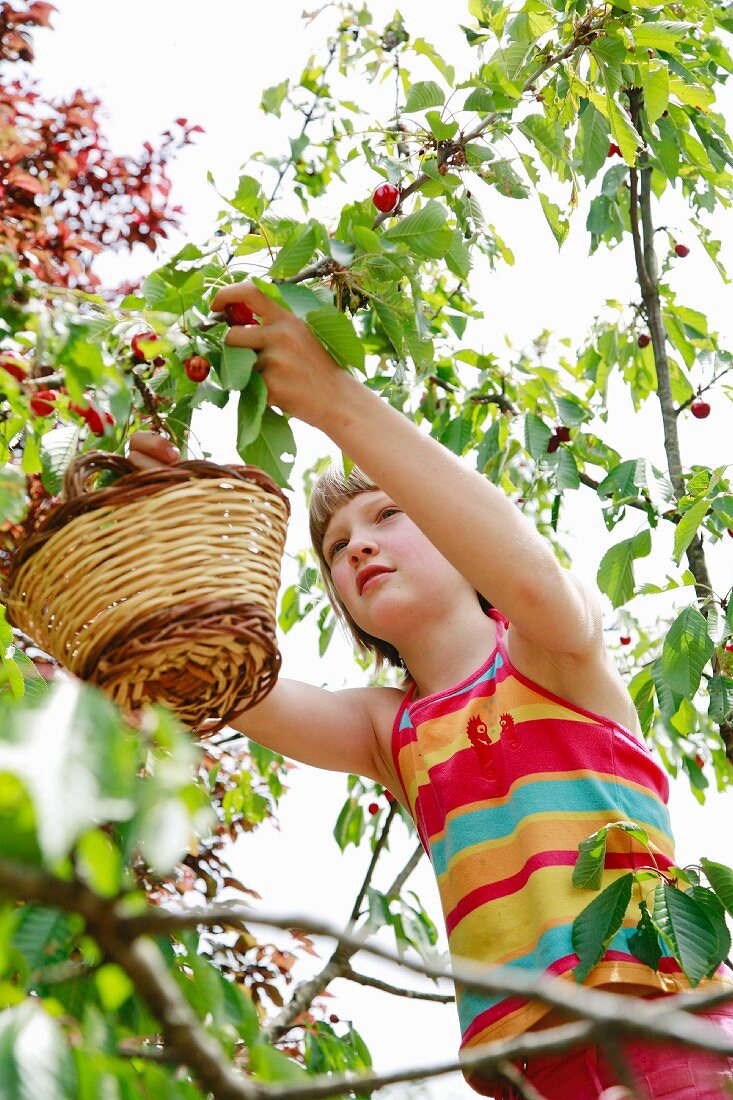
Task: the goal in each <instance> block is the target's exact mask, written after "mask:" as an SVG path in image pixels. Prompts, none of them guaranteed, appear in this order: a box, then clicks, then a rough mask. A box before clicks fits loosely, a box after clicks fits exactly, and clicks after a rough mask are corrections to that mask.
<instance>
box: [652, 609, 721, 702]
mask: <svg viewBox="0 0 733 1100" xmlns="http://www.w3.org/2000/svg"><path fill="white" fill-rule="evenodd" d="M714 651H715V646H714V645H713V643H712V641H711V639H710V635H709V634H708V631H707V624H706V622H705V619H704V617H703V616H702V615H701V614H700V612H699V611H698V609H697V608H696V607H694V606H690V607H686V608H685V609H684V610H683V611H682V612H680V614H679V615H678V616H677V618H676V619H675V620H674V622H673V623H672V626H671V627H670V628H669V631H668V632H667V636H666V638H665V639H664V647H663V649H662V675H663V676H664V679H665V680H666V682H667V683H668V684H669V685H670V687H671V688H672V689H673V690H674V691H676V692H679V693H680V694H681V695H686V696H687V697H688V698H690V697H691V696H693V695H694V694H695V692H696V691H697V689H698V687H699V686H700V678H701V676H702V670H703V668H704V667H705V665H706V664H707V662H708V660H709V659H710V657H712V655H713V653H714Z"/></svg>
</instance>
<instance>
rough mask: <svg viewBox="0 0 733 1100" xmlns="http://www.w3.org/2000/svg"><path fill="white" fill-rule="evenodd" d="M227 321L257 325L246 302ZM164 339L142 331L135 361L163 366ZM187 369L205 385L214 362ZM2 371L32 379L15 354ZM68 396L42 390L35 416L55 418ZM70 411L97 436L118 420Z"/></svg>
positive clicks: (3, 357)
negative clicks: (160, 349) (157, 347)
mask: <svg viewBox="0 0 733 1100" xmlns="http://www.w3.org/2000/svg"><path fill="white" fill-rule="evenodd" d="M224 312H225V314H226V319H227V322H228V323H229V324H230V325H257V324H259V322H258V321H257V319H256V318H255V315H254V314H253V312H252V310H251V309H250V308H249V306H248V305H245V303H244V302H233V303H232V304H231V305H228V306H227V307H226V309H225V311H224ZM160 339H161V337H160V336H159V335H158V333H157V332H153V331H152V330H148V331H146V332H138V333H137V334H136V335H135V336H133V337H132V339H131V341H130V350H131V352H132V357H133V359H134V360H135V361H136V362H138V363H149V362H152V364H153V366H156V367H162V366H163V365H164V364H165V358H164V357H163V356H162V355H156V354H155V348H154V347H153V349H152V351H151V345H155V344H156V343H157V342H158V341H159V340H160ZM183 368H184V370H185V372H186V375H187V377H188V378H190V379H191V381H192V382H197V383H198V382H203V381H204V380H205V379H206V378H207V377H208V375H209V371H210V370H211V363H210V361H209V360H208V359H207V358H206V356H205V355H189V356H188V357H187V358H186V359H184V361H183ZM0 371H5V373H6V374H9V375H10V376H11V377H12V378H14V379H15V380H16V382H25V381H27V380H28V376H29V364H28V362H27V360H26V359H25V358H24V357H23V356H22V355H20V354H19V353H18V352H15V351H10V350H6V351H0ZM64 394H68V390H67V388H66V386H59V388H58V389H38V390H36V391H35V392H34V393H33V395H32V396H31V399H30V408H31V412H32V414H33V415H34V416H38V417H48V416H55V415H56V411H57V405H58V402H59V399H60V398H61V396H62V395H64ZM69 410H70V411H71V412H72V413H74V414H75V415H76V416H79V417H81V419H82V420H83V421H84V423H85V424H86V425H87V427H88V428H89V430H90V431H91V432H93V433H94V435H100V436H101V435H104V434H105V431H106V430H107V429H108V428H113V427H114V424H115V421H114V417H113V416H112V414H111V413H110V412H107V411H106V410H100V409H97V408H96V407H95V406H94V405H93V404H91V403H90V404H86V405H78V404H76V403H75V402H73V401H71V402H70V403H69Z"/></svg>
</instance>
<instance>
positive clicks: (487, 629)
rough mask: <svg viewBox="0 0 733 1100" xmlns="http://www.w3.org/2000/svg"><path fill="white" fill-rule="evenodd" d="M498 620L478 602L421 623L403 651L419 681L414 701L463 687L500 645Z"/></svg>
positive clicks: (416, 683)
mask: <svg viewBox="0 0 733 1100" xmlns="http://www.w3.org/2000/svg"><path fill="white" fill-rule="evenodd" d="M496 627H497V623H496V620H495V619H492V618H490V617H489V615H487V614H486V613H485V612H484V611H483V610H482V609H481V607H480V605H479V603H478V601H476V603H475V610H474V608H473V607H471V608H470V609H469V610H468V611H467V609H466V607H465V606H463V607H456V608H455V609H452V611H451V613H449V614H448V615H447V616H442V617H441V618H439V619H436V620H425V619H423V620H422V621H421V622H419V623H418V624H417V625H416V627H415V629H414V630H413V631H412V633H411V636H410V638H409V640H408V641H406V642H405V643H404V644H403V645H402V646H401V647H400V654H401V656H402V659H403V660H404V662H405V665H406V666H407V670H408V671H409V673H410V675H411V676H412V678H413V680H414V681H415V690H414V693H413V696H412V699H413V701H415V700H417V699H422V698H424V697H425V696H426V695H434V694H435V693H436V692H439V691H445V690H446V689H447V688H450V687H453V685H454V684H460V683H461V682H462V681H463V680H465V679H467V678H468V677H469V676H470V675H471V673H472V672H475V671H476V669H477V668H479V667H480V666H481V664H482V663H483V661H484V660H485V659H486V657H487V656H488V654H489V653H490V652H491V650H492V648H493V647H494V645H495V643H496Z"/></svg>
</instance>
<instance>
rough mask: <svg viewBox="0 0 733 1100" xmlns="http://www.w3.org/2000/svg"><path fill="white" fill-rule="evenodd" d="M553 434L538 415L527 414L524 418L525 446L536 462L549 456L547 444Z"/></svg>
mask: <svg viewBox="0 0 733 1100" xmlns="http://www.w3.org/2000/svg"><path fill="white" fill-rule="evenodd" d="M551 436H552V432H551V431H550V429H549V428H548V426H547V424H545V422H544V420H542V419H541V418H540V417H539V416H537V415H536V413H532V412H530V413H527V415H526V416H525V418H524V445H525V447H526V448H527V450H528V451H529V453H530V454H531V455H532V458H533V459H534V460H535V462H539V461H540V459H541V458H542V457H543V456H544V455H546V454H547V444H548V443H549V442H550V438H551Z"/></svg>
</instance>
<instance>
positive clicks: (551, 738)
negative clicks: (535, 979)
mask: <svg viewBox="0 0 733 1100" xmlns="http://www.w3.org/2000/svg"><path fill="white" fill-rule="evenodd" d="M488 614H489V615H490V616H491V617H492V618H493V619H494V620H496V646H495V648H494V650H493V652H492V653H491V654H490V656H489V657H488V659H487V660H486V661H485V662H484V664H483V665H481V667H480V668H479V669H477V671H476V672H474V673H473V674H472V675H471V676H469V678H468V679H467V680H465V681H463V683H460V684H457V685H455V686H454V687H452V688H448V689H446V690H445V691H440V692H437V693H436V694H434V695H429V696H426V697H425V698H422V699H418V700H417V701H416V702H414V703H413V702H412V696H413V694H414V692H415V684H414V683H413V684H412V685H411V686H410V688H409V690H408V691H407V692H406V694H405V696H404V698H403V700H402V702H401V704H400V708H399V710H398V713H397V716H396V718H395V723H394V729H393V733H392V754H393V758H394V762H395V767H396V772H397V776H398V778H399V781H400V783H401V785H402V788H403V790H404V794H405V797H406V799H407V805H408V806H409V809H410V814H411V816H412V819H413V821H414V822H415V826H416V828H417V831H418V834H419V836H420V840H421V842H422V845H423V847H424V848H425V851H426V852H427V854H428V856H429V858H430V860H431V862H432V865H433V868H434V871H435V875H436V878H437V881H438V889H439V893H440V899H441V903H442V908H443V915H444V917H445V924H446V930H447V934H448V944H449V950H450V955H451V957H458V956H463V957H464V958H468V959H471V960H473V961H475V962H481V963H485V964H486V965H488V966H491V965H498V964H502V965H507V966H517V967H522V968H529V969H532V970H535V971H542V972H544V973H545V974H547V975H555V976H564V977H566V978H567V979H568V980H569V981H571V982H574V980H575V979H574V978H573V976H572V974H571V973H570V971H571V970H572V968H573V967H574V966H575V965H576V963H577V962H578V956H577V955H576V954H575V953H574V951H573V948H572V944H571V928H572V924H573V921H574V919H575V917H576V916H577V915H578V913H580V912H581V910H583V909H585V907H586V906H587V905H588V904H589V902H590V901H591V900H592V899H593V898H594V897H597V894H596V893H594V892H590V891H588V890H581V889H579V888H577V887H575V886H573V884H572V871H573V867H574V865H575V862H576V860H577V856H578V845H579V844H580V842H581V841H582V840H584V839H585V838H586V837H587V836H589V835H590V834H591V833H593V832H595V831H596V829H599V828H601V826H603V825H605V824H607V823H608V822H611V821H623V820H631V821H635V822H637V823H638V824H640V825H642V826H643V828H644V829H645V830H646V831H647V833H648V836H649V842H650V848H651V850H652V852H653V854H654V859H655V861H656V864H657V866H658V867H659V868H660V869H661V870H662V871H664V870H666V869H667V868H668V867H669V866H671V865H672V864H673V863H674V841H673V838H672V832H671V827H670V821H669V814H668V811H667V805H666V803H667V798H668V795H669V784H668V781H667V777H666V775H665V773H664V771H663V770H662V768H661V767H660V766H659V765H658V764H657V763H656V762H655V760H654V759H653V757H652V756H651V754H650V752H649V750H648V749H647V747H646V746H645V745H644V744H643V742H641V741H640V740H639V738H638V737H637V736H635V735H634V734H633V733H631V732H630V731H629V730H627V729H625V728H624V727H623V726H620V725H619V724H618V723H617V722H615V721H613V720H612V719H610V718H604V717H603V716H602V715H600V714H594V713H593V712H591V711H588V710H584V709H583V708H582V707H578V706H576V705H575V704H573V703H570V702H568V701H566V700H564V699H561V698H560V697H559V696H556V695H553V694H552V693H550V692H549V691H546V690H545V689H544V688H542V687H540V686H539V685H538V684H535V683H533V682H532V681H531V680H529V679H528V678H527V677H526V676H523V675H522V674H521V673H520V672H518V671H517V670H516V669H515V668H513V667H512V664H511V661H510V660H509V656H508V653H507V649H506V644H505V631H506V627H507V626H508V625H509V624H508V621H507V619H506V618H505V617H504V616H503V615H502V614H501V613H500V612H499V611H496V610H495V609H493V608H492V609H490V610H489V612H488ZM650 859H651V857H650V854H649V851H647V850H646V849H645V848H643V847H642V846H641V845H640V844H639V843H638V842H637V841H636V840H634V839H633V838H632V837H631V836H630V835H629V834H628V833H625V832H623V831H621V830H619V829H613V830H611V832H610V833H609V835H608V845H607V855H606V862H605V870H604V876H603V883H602V887H605V886H608V885H609V883H610V882H612V881H613V880H614V879H616V878H618V877H620V876H621V875H623V874H625V873H627V872H628V871H629V870H632V869H634V868H637V867H641V866H648V865H649V863H650ZM635 893H636V891H635ZM638 920H639V910H638V901H635V902H634V904H633V905H632V906H631V907H630V908H629V911H628V913H627V916H626V918H625V920H624V924H623V927H622V928H621V929H620V930H619V932H618V933H617V935H616V936H615V937H614V938H613V940H612V941H611V942H610V944H609V946H608V949H607V951H606V953H605V955H604V956H603V958H602V959H601V961H600V962H599V963H598V965H597V966H596V967H594V969H593V970H592V971H591V973H590V974H589V976H588V978H587V979H586V981H585V983H584V984H585V985H586V986H595V987H601V986H605V987H612V986H614V985H616V984H617V983H621V982H623V983H633V984H634V985H636V986H643V987H646V988H647V990H648V992H649V993H650V994H653V993H654V992H657V993H675V992H680V991H681V990H683V989H684V990H686V989H689V988H690V987H689V984H688V983H687V980H686V979H685V977H684V975H683V974H682V973H681V971H680V968H679V966H678V964H677V962H676V960H675V959H674V958H672V957H671V956H669V955H667V956H666V957H663V958H662V960H661V962H660V969H659V972H658V973H655V972H654V971H653V970H651V969H650V968H649V967H648V966H646V965H645V964H644V963H641V962H639V961H638V959H636V958H635V957H634V956H633V955H632V954H631V952H630V951H629V949H628V945H627V938H628V936H629V935H630V933H631V932H632V931H633V930H634V928H635V926H636V924H637V921H638ZM720 973H725V970H724V968H721V972H720ZM705 984H708V983H705ZM456 1006H457V1009H458V1017H459V1023H460V1029H461V1045H460V1050H461V1051H464V1050H470V1049H473V1048H475V1047H478V1046H480V1045H482V1044H483V1043H485V1042H488V1041H493V1040H496V1039H505V1038H510V1037H513V1036H516V1035H519V1034H521V1033H523V1032H524V1031H526V1030H527V1028H529V1027H531V1026H532V1025H534V1024H536V1023H537V1022H538V1021H539V1020H541V1018H542V1017H543V1016H544V1015H545V1014H546V1013H547V1012H548V1011H549V1009H548V1007H547V1006H546V1005H543V1004H541V1003H540V1002H538V1001H532V1000H527V999H525V998H519V997H516V996H509V997H508V996H506V995H502V994H499V995H496V994H491V993H482V992H480V991H478V990H470V989H468V990H464V989H462V988H461V986H460V984H459V983H456ZM464 1077H465V1079H466V1081H467V1083H468V1084H469V1085H470V1086H471V1088H472V1089H474V1090H475V1091H476V1092H479V1093H481V1094H482V1095H493V1093H491V1092H489V1093H487V1092H486V1091H485V1089H486V1088H490V1087H491V1086H489V1085H487V1084H486V1082H485V1081H482V1079H481V1078H480V1076H479V1075H477V1074H475V1073H474V1074H471V1073H469V1071H468V1070H466V1071H464Z"/></svg>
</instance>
